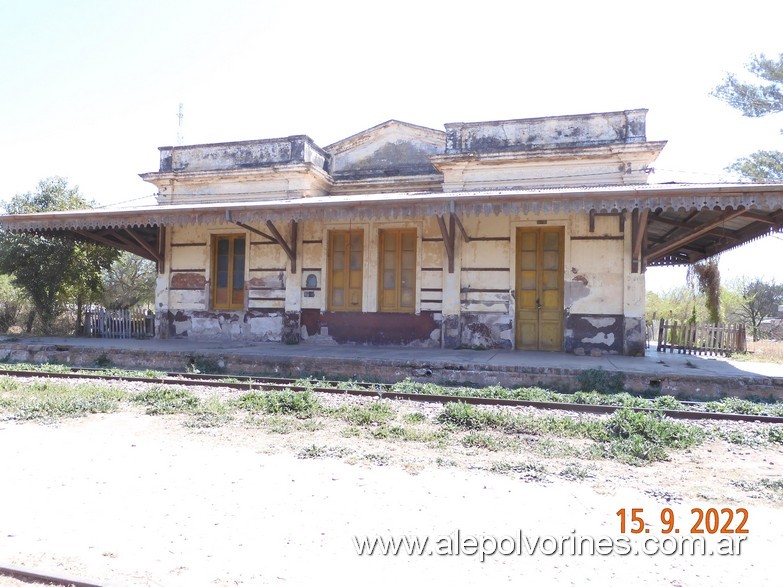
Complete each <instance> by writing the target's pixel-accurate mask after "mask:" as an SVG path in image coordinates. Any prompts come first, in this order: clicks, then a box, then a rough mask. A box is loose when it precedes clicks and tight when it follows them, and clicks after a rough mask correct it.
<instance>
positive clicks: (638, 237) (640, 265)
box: [631, 208, 650, 273]
mask: <svg viewBox="0 0 783 587" xmlns="http://www.w3.org/2000/svg"><path fill="white" fill-rule="evenodd" d="M649 214H650V209H649V208H645V209H644V210H642V211H641V212H640V211H639V209H635V210H634V211H633V213H632V214H631V240H632V242H633V249H632V250H633V252H632V253H631V271H632V272H633V273H644V258H643V256H642V251H643V250H644V240H645V237H646V236H647V220H648V218H649Z"/></svg>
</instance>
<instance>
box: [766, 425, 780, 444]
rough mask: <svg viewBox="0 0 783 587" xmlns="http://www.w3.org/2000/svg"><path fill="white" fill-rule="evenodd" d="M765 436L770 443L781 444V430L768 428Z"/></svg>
mask: <svg viewBox="0 0 783 587" xmlns="http://www.w3.org/2000/svg"><path fill="white" fill-rule="evenodd" d="M767 436H768V437H769V441H770V442H775V443H777V444H783V428H777V427H775V428H770V429H769V430H768V431H767Z"/></svg>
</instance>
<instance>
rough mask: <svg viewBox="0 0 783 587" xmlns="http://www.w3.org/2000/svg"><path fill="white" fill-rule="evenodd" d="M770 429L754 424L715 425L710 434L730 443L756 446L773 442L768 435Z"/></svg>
mask: <svg viewBox="0 0 783 587" xmlns="http://www.w3.org/2000/svg"><path fill="white" fill-rule="evenodd" d="M770 430H772V429H766V428H761V427H756V426H749V427H742V428H728V429H726V428H721V427H715V428H713V429H712V430H711V435H712V436H713V437H714V438H718V439H720V440H724V441H726V442H729V443H731V444H737V445H741V446H753V447H757V446H762V445H764V444H767V443H769V442H775V441H774V439H773V438H772V437H771V436H770Z"/></svg>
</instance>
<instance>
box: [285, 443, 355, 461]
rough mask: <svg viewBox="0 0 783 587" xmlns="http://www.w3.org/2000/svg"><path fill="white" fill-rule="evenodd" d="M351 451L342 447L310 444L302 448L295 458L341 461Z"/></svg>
mask: <svg viewBox="0 0 783 587" xmlns="http://www.w3.org/2000/svg"><path fill="white" fill-rule="evenodd" d="M350 452H351V451H350V450H349V449H347V448H344V447H342V446H324V445H318V444H311V445H310V446H306V447H304V448H303V449H302V450H300V451H299V452H298V453H297V455H296V456H297V458H300V459H323V458H337V459H341V458H343V457H344V456H345V455H347V454H349V453H350Z"/></svg>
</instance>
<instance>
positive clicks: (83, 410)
mask: <svg viewBox="0 0 783 587" xmlns="http://www.w3.org/2000/svg"><path fill="white" fill-rule="evenodd" d="M12 387H13V386H8V385H6V386H4V389H3V391H4V397H3V399H2V408H3V410H4V411H8V412H10V414H9V417H10V418H11V419H15V420H56V419H58V418H76V417H80V416H86V415H87V414H102V413H108V412H114V411H116V410H117V409H118V408H119V406H120V402H121V401H122V400H124V399H125V397H126V394H125V392H123V391H120V390H118V389H114V388H109V387H105V386H101V385H95V384H83V385H63V384H60V383H55V382H48V381H43V382H40V383H33V384H26V385H25V386H24V387H21V386H18V387H17V388H16V389H15V390H12Z"/></svg>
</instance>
